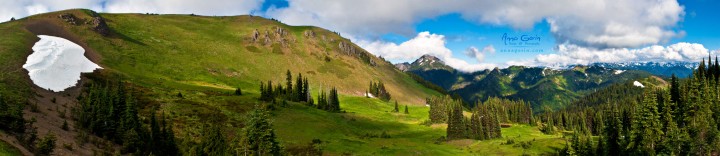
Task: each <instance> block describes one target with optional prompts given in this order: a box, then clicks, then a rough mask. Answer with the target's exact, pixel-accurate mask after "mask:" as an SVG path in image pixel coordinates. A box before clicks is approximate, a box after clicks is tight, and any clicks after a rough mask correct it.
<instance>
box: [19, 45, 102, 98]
mask: <svg viewBox="0 0 720 156" xmlns="http://www.w3.org/2000/svg"><path fill="white" fill-rule="evenodd" d="M38 37H40V41H38V42H37V43H35V45H34V46H33V47H32V50H33V53H32V54H30V56H28V58H27V61H26V62H25V65H23V68H25V69H27V70H28V74H29V75H30V79H31V80H32V81H33V83H35V85H37V86H39V87H41V88H45V89H49V90H53V91H55V92H59V91H63V90H65V89H67V88H70V87H72V86H75V84H77V81H78V80H80V74H81V73H90V72H93V71H94V70H95V69H102V68H101V67H100V66H98V65H97V64H95V63H93V62H91V61H90V60H88V59H87V58H86V57H85V55H84V54H85V49H83V48H82V47H80V45H77V44H75V43H73V42H71V41H69V40H67V39H64V38H60V37H54V36H47V35H38Z"/></svg>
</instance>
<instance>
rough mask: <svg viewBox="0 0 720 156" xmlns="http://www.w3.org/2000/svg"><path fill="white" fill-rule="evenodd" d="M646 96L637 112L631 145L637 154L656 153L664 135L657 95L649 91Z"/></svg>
mask: <svg viewBox="0 0 720 156" xmlns="http://www.w3.org/2000/svg"><path fill="white" fill-rule="evenodd" d="M644 97H645V99H644V100H643V103H642V105H640V106H639V107H638V108H637V111H636V112H637V113H635V115H636V116H635V117H634V119H635V120H633V125H632V132H631V134H632V135H631V138H630V139H631V141H632V142H631V144H630V145H631V147H632V148H633V149H635V151H634V153H636V154H640V155H655V148H656V146H657V144H658V142H659V141H660V139H661V138H660V137H661V136H662V135H663V132H662V127H663V126H662V125H661V124H660V120H659V119H660V117H659V113H658V109H657V101H656V96H654V93H652V92H650V91H648V92H646V93H645V96H644Z"/></svg>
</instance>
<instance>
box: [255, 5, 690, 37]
mask: <svg viewBox="0 0 720 156" xmlns="http://www.w3.org/2000/svg"><path fill="white" fill-rule="evenodd" d="M450 13H459V14H460V15H461V16H462V17H463V18H464V19H466V20H469V21H474V22H477V23H482V24H487V23H489V24H496V25H509V26H511V27H514V28H518V29H527V28H532V27H533V26H534V25H535V24H536V23H538V22H541V21H547V22H548V23H549V24H550V29H551V30H550V32H551V33H552V34H553V35H554V36H555V38H557V39H558V43H570V44H576V45H581V46H589V47H595V48H626V47H641V46H645V45H653V44H659V43H663V42H666V41H668V40H669V39H670V38H672V37H675V36H679V35H682V32H679V33H678V32H675V31H674V30H672V27H674V26H675V25H676V23H678V22H679V21H681V20H682V16H683V15H684V11H683V7H682V6H680V5H679V4H678V2H677V1H675V0H637V1H627V0H597V1H577V0H557V1H527V0H505V1H495V0H456V1H435V0H394V1H385V0H366V1H322V0H289V7H287V8H279V9H271V10H269V11H268V12H267V13H266V15H267V16H269V17H274V18H277V19H280V20H282V21H284V22H286V23H289V24H294V25H317V26H322V27H326V28H330V29H332V30H335V31H339V32H343V33H350V34H354V35H366V36H370V37H374V36H377V35H382V34H385V33H391V32H392V33H399V34H405V35H408V36H410V35H413V32H414V31H413V30H414V26H413V24H415V23H417V22H419V21H421V20H424V19H428V18H434V17H437V16H441V15H446V14H450Z"/></svg>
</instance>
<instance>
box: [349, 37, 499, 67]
mask: <svg viewBox="0 0 720 156" xmlns="http://www.w3.org/2000/svg"><path fill="white" fill-rule="evenodd" d="M357 44H358V45H359V46H360V47H363V48H364V49H365V50H367V51H368V52H370V53H372V54H375V55H377V56H382V57H384V58H386V59H394V60H404V61H411V60H415V59H417V58H420V57H421V56H422V55H426V54H427V55H432V56H435V57H438V58H439V59H441V60H443V61H444V62H445V63H446V64H447V65H448V66H450V67H453V68H455V69H457V70H459V71H463V72H473V71H478V70H484V69H492V68H495V67H497V65H495V64H491V63H480V64H470V63H468V62H467V61H465V60H462V59H458V58H455V57H453V53H452V51H451V50H450V49H448V48H447V47H446V46H445V36H443V35H438V34H431V33H430V32H427V31H426V32H420V33H418V34H417V36H415V38H412V39H410V40H408V41H405V42H403V43H400V44H395V43H388V42H383V41H373V42H368V41H363V40H360V41H359V42H357ZM469 49H475V50H476V51H477V53H480V54H483V53H494V51H495V48H493V47H492V45H490V46H487V47H485V48H483V50H482V51H480V50H478V49H477V48H474V47H471V48H469Z"/></svg>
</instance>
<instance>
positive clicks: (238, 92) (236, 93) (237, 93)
mask: <svg viewBox="0 0 720 156" xmlns="http://www.w3.org/2000/svg"><path fill="white" fill-rule="evenodd" d="M235 95H237V96H240V95H242V90H240V88H237V89H235Z"/></svg>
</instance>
